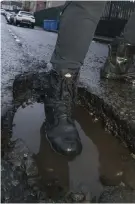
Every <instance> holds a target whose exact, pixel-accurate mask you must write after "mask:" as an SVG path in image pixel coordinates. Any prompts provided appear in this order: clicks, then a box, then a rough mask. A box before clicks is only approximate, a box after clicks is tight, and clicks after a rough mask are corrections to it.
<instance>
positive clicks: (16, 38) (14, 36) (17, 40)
mask: <svg viewBox="0 0 135 204" xmlns="http://www.w3.org/2000/svg"><path fill="white" fill-rule="evenodd" d="M8 31H9V33H10V34H11V35H12V36H13V38H14V39H15V41H16V42H17V44H18V45H19V46H22V43H21V41H20V40H19V38H18V37H17V36H16V35H15V34H14V33H13V32H12V31H11V29H8Z"/></svg>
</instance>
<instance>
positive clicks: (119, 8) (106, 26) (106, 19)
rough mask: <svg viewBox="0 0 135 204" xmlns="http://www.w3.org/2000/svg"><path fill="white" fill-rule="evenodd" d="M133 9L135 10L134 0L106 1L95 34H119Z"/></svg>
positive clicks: (108, 35) (111, 35)
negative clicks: (132, 0)
mask: <svg viewBox="0 0 135 204" xmlns="http://www.w3.org/2000/svg"><path fill="white" fill-rule="evenodd" d="M133 11H135V2H131V1H108V2H107V3H106V6H105V9H104V12H103V14H102V17H101V19H100V21H99V23H98V26H97V29H96V35H100V36H107V37H116V36H119V35H120V34H121V32H122V31H123V29H124V27H125V24H126V23H127V21H128V19H129V17H130V15H131V14H132V12H133Z"/></svg>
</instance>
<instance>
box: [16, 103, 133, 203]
mask: <svg viewBox="0 0 135 204" xmlns="http://www.w3.org/2000/svg"><path fill="white" fill-rule="evenodd" d="M44 120H45V115H44V105H43V104H42V103H34V104H32V105H28V106H26V107H25V108H22V107H20V108H19V109H18V110H17V112H16V114H15V116H14V121H13V124H14V126H13V139H16V138H22V139H23V140H24V141H25V142H26V144H27V146H28V147H29V149H30V151H31V152H33V154H34V157H35V159H36V162H37V165H38V168H39V172H40V174H41V176H42V182H43V183H44V184H47V186H48V187H47V193H48V196H49V197H57V196H58V193H59V194H61V193H62V192H67V191H72V192H80V191H82V192H84V193H85V194H86V195H87V199H88V200H89V198H91V197H93V196H96V197H98V196H99V195H100V193H101V191H102V190H103V185H119V184H120V183H121V184H123V185H124V183H125V184H126V185H128V186H130V187H131V188H135V176H134V173H135V161H134V160H133V159H132V157H131V156H130V152H129V151H128V150H127V149H126V148H125V147H124V146H123V145H122V144H121V143H120V142H119V141H118V140H117V139H116V138H115V137H114V136H112V135H111V134H109V133H107V132H105V130H104V129H103V127H102V124H101V123H100V122H99V121H96V122H94V121H93V119H92V116H91V115H90V114H89V113H88V112H87V111H86V110H85V109H83V108H82V107H81V106H77V107H76V109H75V120H76V122H75V123H76V127H77V129H78V132H79V135H80V138H81V141H82V145H83V151H82V153H81V155H79V156H78V157H76V158H75V159H74V160H72V161H68V160H67V159H66V158H65V157H64V156H61V155H58V154H57V153H55V152H54V151H53V150H52V149H51V148H50V145H49V144H48V142H47V140H46V137H45V133H44Z"/></svg>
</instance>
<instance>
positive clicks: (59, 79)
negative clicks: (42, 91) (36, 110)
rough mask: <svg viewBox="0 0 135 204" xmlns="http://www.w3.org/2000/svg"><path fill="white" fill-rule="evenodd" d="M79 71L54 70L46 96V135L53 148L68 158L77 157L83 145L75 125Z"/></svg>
mask: <svg viewBox="0 0 135 204" xmlns="http://www.w3.org/2000/svg"><path fill="white" fill-rule="evenodd" d="M78 75H79V72H78V71H72V70H70V71H69V70H61V71H59V72H56V71H54V70H52V71H51V72H50V76H49V86H50V88H49V90H48V91H47V94H46V96H45V114H46V135H47V139H48V140H49V143H50V144H51V147H52V148H53V149H54V150H55V151H56V152H58V153H60V154H62V155H66V156H76V155H78V154H80V153H81V151H82V144H81V140H80V138H79V134H78V131H77V129H76V126H75V124H74V119H73V115H72V114H73V108H74V106H75V99H76V92H77V81H78Z"/></svg>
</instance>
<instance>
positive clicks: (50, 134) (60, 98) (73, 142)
mask: <svg viewBox="0 0 135 204" xmlns="http://www.w3.org/2000/svg"><path fill="white" fill-rule="evenodd" d="M104 5H105V2H101V1H99V2H97V1H89V2H88V1H87V2H85V1H78V2H77V1H74V2H68V5H67V6H66V8H65V10H64V12H63V14H62V17H61V22H60V29H59V33H58V39H57V43H56V46H55V50H54V53H53V56H52V59H51V63H52V65H53V70H52V71H51V72H50V84H49V85H50V89H49V90H48V93H47V97H46V98H45V113H46V133H47V134H46V135H47V138H48V140H49V142H50V144H51V146H52V148H53V149H54V150H55V151H57V152H58V153H61V154H64V155H77V154H79V153H80V152H81V150H82V145H81V141H80V138H79V134H78V131H77V129H76V127H75V124H74V120H73V115H72V108H73V106H74V104H75V98H76V91H77V81H78V77H79V70H80V67H81V65H82V64H83V61H84V58H85V55H86V53H87V51H88V48H89V45H90V43H91V41H92V39H93V35H94V32H95V29H96V27H97V24H98V21H99V19H100V16H101V14H102V11H103V8H104Z"/></svg>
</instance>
